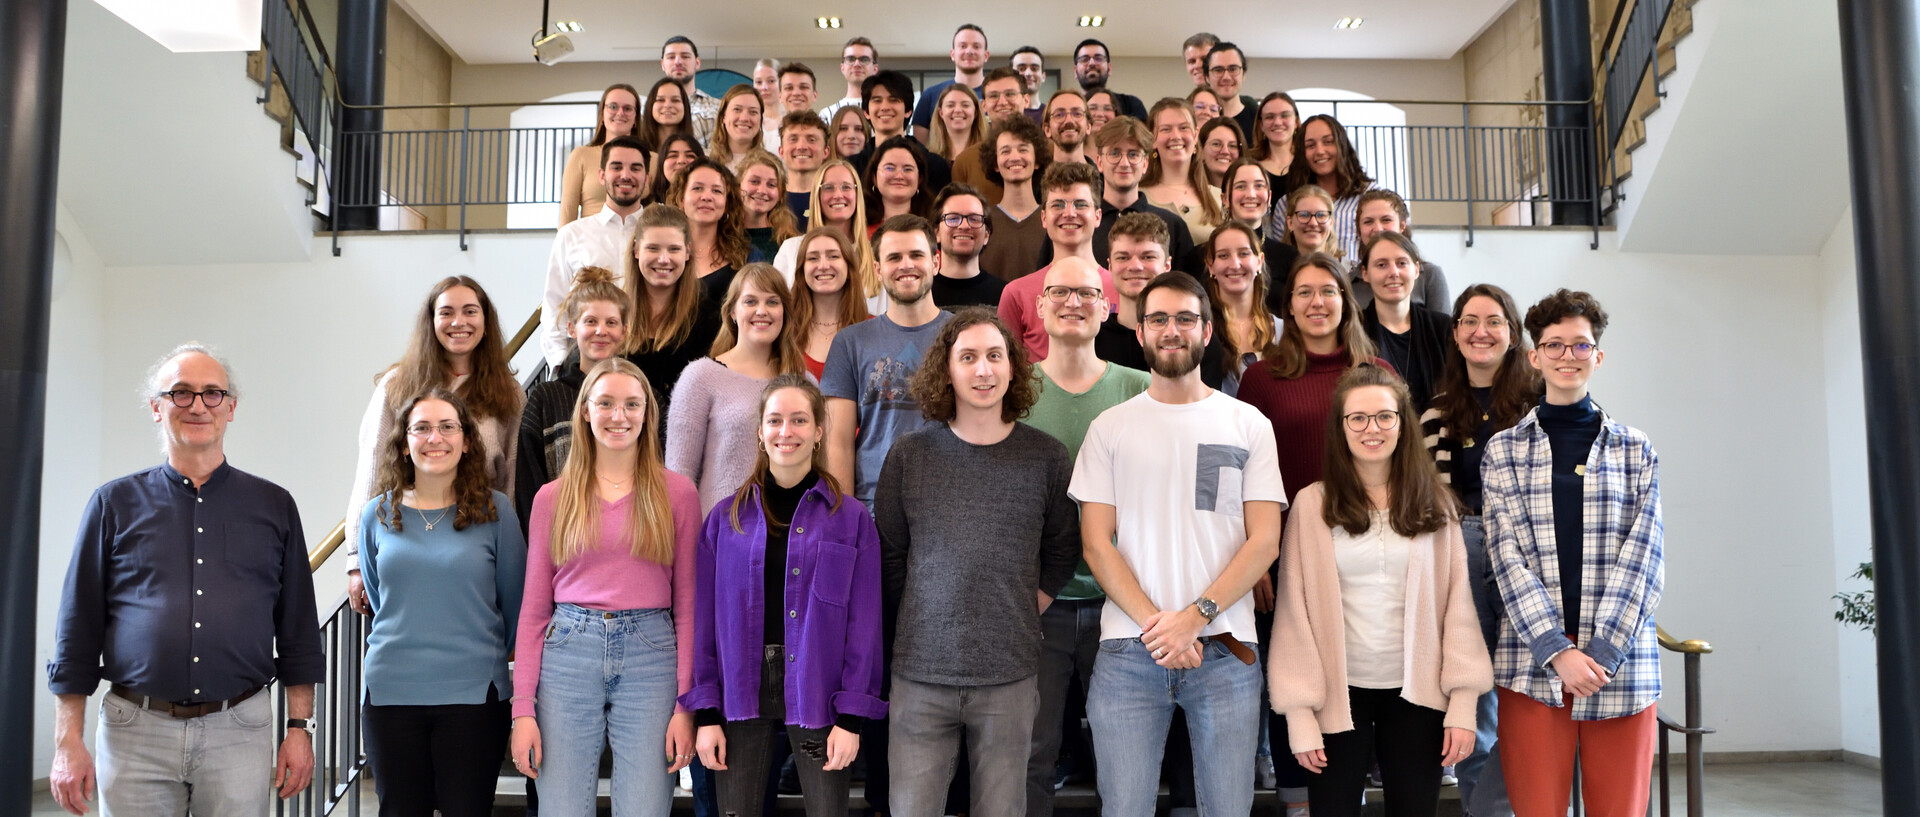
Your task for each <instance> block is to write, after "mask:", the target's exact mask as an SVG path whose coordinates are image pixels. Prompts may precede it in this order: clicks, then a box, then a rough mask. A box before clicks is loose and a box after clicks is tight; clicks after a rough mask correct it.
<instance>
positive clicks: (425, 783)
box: [361, 686, 512, 817]
mask: <svg viewBox="0 0 1920 817" xmlns="http://www.w3.org/2000/svg"><path fill="white" fill-rule="evenodd" d="M511 714H512V712H511V709H510V707H509V706H508V705H507V702H506V701H502V700H500V693H499V692H498V691H497V690H495V689H494V688H493V687H491V686H489V687H488V688H487V701H486V703H479V704H442V705H439V706H374V705H372V704H368V705H367V706H366V708H365V709H363V710H362V715H361V723H362V725H363V728H364V730H365V733H364V735H365V739H366V746H367V764H368V765H369V766H371V767H372V771H373V790H374V792H375V793H377V794H378V795H379V796H380V817H432V815H433V812H434V810H435V809H438V810H439V811H440V814H441V815H442V817H490V815H492V814H493V790H494V787H495V784H496V783H497V782H498V778H499V775H500V759H501V758H503V757H505V756H506V754H507V733H508V730H509V728H510V726H511V723H512V721H511V718H509V717H508V716H509V715H511Z"/></svg>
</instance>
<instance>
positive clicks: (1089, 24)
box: [1080, 14, 1107, 28]
mask: <svg viewBox="0 0 1920 817" xmlns="http://www.w3.org/2000/svg"><path fill="white" fill-rule="evenodd" d="M1106 23H1107V18H1105V17H1102V16H1100V15H1098V14H1082V15H1080V27H1081V28H1099V27H1100V26H1103V25H1106Z"/></svg>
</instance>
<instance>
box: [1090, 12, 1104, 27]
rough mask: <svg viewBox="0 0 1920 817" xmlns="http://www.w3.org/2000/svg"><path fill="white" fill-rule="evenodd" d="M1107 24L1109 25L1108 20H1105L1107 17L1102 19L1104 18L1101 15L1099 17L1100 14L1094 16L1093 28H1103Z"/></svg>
mask: <svg viewBox="0 0 1920 817" xmlns="http://www.w3.org/2000/svg"><path fill="white" fill-rule="evenodd" d="M1106 24H1107V18H1105V17H1102V16H1100V15H1098V14H1095V15H1093V27H1094V28H1099V27H1101V26H1103V25H1106Z"/></svg>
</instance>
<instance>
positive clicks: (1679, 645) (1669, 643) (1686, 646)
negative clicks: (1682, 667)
mask: <svg viewBox="0 0 1920 817" xmlns="http://www.w3.org/2000/svg"><path fill="white" fill-rule="evenodd" d="M1653 628H1654V630H1655V631H1656V632H1658V633H1659V634H1660V646H1661V648H1662V649H1665V650H1667V651H1669V652H1680V653H1691V654H1694V655H1706V654H1707V653H1710V652H1713V645H1712V644H1709V643H1707V642H1705V641H1701V640H1699V639H1697V638H1694V639H1688V640H1686V641H1681V640H1680V639H1678V638H1674V637H1673V636H1672V635H1670V634H1668V633H1667V628H1665V627H1662V626H1660V625H1658V624H1655V625H1653Z"/></svg>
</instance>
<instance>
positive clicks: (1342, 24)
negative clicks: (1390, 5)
mask: <svg viewBox="0 0 1920 817" xmlns="http://www.w3.org/2000/svg"><path fill="white" fill-rule="evenodd" d="M1364 22H1366V18H1363V17H1342V18H1340V19H1339V20H1336V21H1334V23H1333V27H1334V28H1344V29H1351V28H1359V27H1360V24H1361V23H1364Z"/></svg>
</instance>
